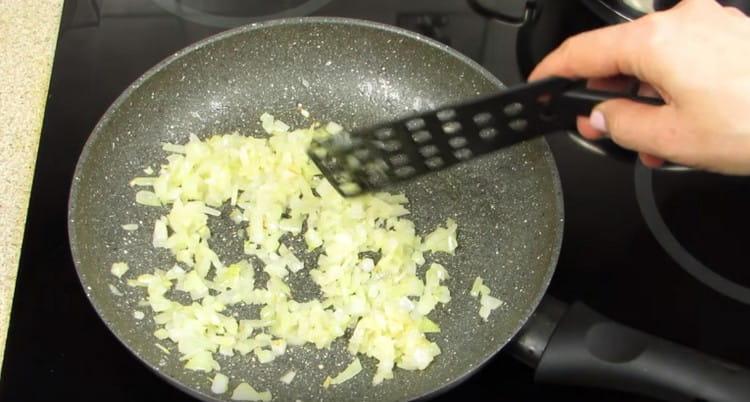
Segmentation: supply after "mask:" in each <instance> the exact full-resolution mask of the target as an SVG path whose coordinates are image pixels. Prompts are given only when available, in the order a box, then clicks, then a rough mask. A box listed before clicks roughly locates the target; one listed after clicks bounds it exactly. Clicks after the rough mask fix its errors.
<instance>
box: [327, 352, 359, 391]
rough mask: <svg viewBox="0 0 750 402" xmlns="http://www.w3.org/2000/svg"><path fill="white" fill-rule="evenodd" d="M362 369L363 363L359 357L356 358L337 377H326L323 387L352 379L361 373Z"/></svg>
mask: <svg viewBox="0 0 750 402" xmlns="http://www.w3.org/2000/svg"><path fill="white" fill-rule="evenodd" d="M360 371H362V363H360V362H359V359H358V358H354V361H353V362H351V363H350V364H349V365H348V366H346V368H345V369H344V371H342V372H340V373H339V374H338V375H336V377H333V378H331V377H326V379H325V381H324V382H323V388H328V387H329V386H331V385H338V384H341V383H343V382H346V381H349V380H351V379H352V378H353V377H354V376H355V375H357V374H359V372H360Z"/></svg>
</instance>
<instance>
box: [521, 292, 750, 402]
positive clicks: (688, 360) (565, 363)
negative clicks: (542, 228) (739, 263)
mask: <svg viewBox="0 0 750 402" xmlns="http://www.w3.org/2000/svg"><path fill="white" fill-rule="evenodd" d="M564 306H565V304H564V303H561V302H559V301H557V300H555V299H551V298H546V299H545V300H544V301H543V303H542V305H541V306H540V308H539V309H537V311H538V312H541V314H535V316H532V318H531V319H530V320H529V323H528V324H527V325H526V326H525V327H524V329H523V330H522V331H521V332H520V333H519V335H518V337H517V338H516V339H515V340H514V342H513V344H512V345H511V352H513V354H514V355H515V356H516V357H519V358H521V359H522V360H523V361H524V362H525V363H527V364H530V365H532V366H535V367H536V373H535V379H536V380H537V381H539V382H549V383H556V384H567V385H579V386H589V387H597V388H607V389H616V390H620V391H625V392H632V393H637V394H641V395H647V396H651V397H655V398H659V399H665V400H670V401H727V402H735V401H736V402H741V401H742V402H744V401H748V400H750V372H748V371H747V370H746V369H745V368H742V367H739V366H737V365H734V364H731V363H728V362H725V361H722V360H719V359H715V358H713V357H711V356H708V355H706V354H703V353H701V352H698V351H695V350H692V349H689V348H686V347H684V346H680V345H677V344H675V343H672V342H669V341H667V340H664V339H661V338H658V337H656V336H653V335H649V334H647V333H644V332H641V331H638V330H635V329H632V328H629V327H627V326H625V325H623V324H620V323H617V322H615V321H612V320H611V319H609V318H607V317H605V316H603V315H601V314H599V313H597V312H596V311H594V310H592V309H590V308H589V307H587V306H585V305H583V304H581V303H574V304H572V305H571V306H570V307H568V308H567V310H564ZM550 307H553V308H550ZM556 319H559V321H557V324H556V326H554V327H552V324H553V322H554V321H555V320H556ZM518 352H521V353H518Z"/></svg>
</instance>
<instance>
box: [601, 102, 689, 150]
mask: <svg viewBox="0 0 750 402" xmlns="http://www.w3.org/2000/svg"><path fill="white" fill-rule="evenodd" d="M676 122H677V120H676V119H675V118H674V117H673V111H672V108H671V107H670V106H669V105H663V106H654V105H648V104H644V103H640V102H634V101H631V100H628V99H611V100H608V101H606V102H602V103H601V104H599V105H597V106H596V108H595V109H594V111H593V112H591V116H590V117H589V123H590V124H591V126H592V127H593V128H595V129H596V130H599V131H602V132H606V133H608V135H609V136H610V137H611V138H612V141H614V142H615V143H617V144H618V145H620V146H621V147H623V148H627V149H630V150H633V151H638V152H642V153H647V154H650V155H653V156H656V157H659V158H663V159H671V158H672V157H674V156H675V153H676V152H678V151H679V150H678V149H677V147H679V146H680V141H679V139H678V138H677V132H678V131H677V130H676V126H677V125H676Z"/></svg>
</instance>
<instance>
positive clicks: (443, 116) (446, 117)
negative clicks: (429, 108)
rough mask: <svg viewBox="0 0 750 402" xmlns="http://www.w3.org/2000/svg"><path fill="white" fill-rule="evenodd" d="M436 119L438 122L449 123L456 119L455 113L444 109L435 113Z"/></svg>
mask: <svg viewBox="0 0 750 402" xmlns="http://www.w3.org/2000/svg"><path fill="white" fill-rule="evenodd" d="M437 118H438V120H440V121H450V120H453V119H455V118H456V111H455V110H453V109H445V110H441V111H439V112H437Z"/></svg>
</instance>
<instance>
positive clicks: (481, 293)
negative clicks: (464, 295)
mask: <svg viewBox="0 0 750 402" xmlns="http://www.w3.org/2000/svg"><path fill="white" fill-rule="evenodd" d="M469 294H470V295H471V296H472V297H479V316H480V317H482V319H483V320H484V321H487V320H488V319H489V317H490V313H492V310H495V309H497V308H498V307H500V306H502V305H503V304H504V302H503V301H502V300H500V299H498V298H496V297H492V296H490V288H489V287H488V286H487V285H485V284H484V281H483V280H482V278H480V277H478V276H477V278H476V279H474V284H473V285H472V286H471V291H469Z"/></svg>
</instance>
